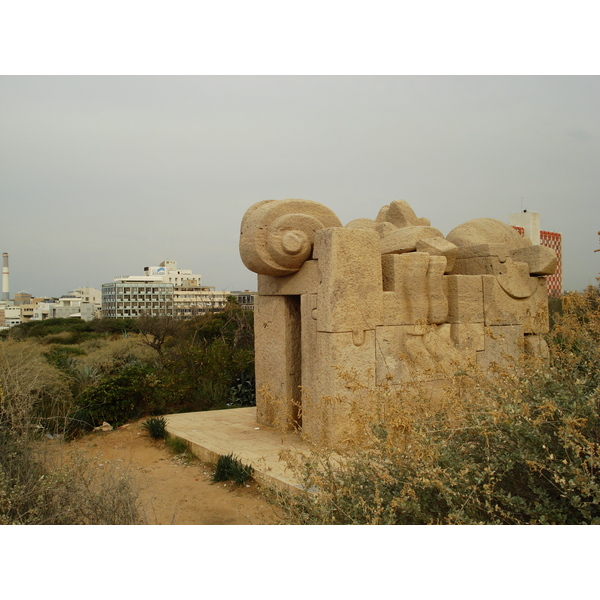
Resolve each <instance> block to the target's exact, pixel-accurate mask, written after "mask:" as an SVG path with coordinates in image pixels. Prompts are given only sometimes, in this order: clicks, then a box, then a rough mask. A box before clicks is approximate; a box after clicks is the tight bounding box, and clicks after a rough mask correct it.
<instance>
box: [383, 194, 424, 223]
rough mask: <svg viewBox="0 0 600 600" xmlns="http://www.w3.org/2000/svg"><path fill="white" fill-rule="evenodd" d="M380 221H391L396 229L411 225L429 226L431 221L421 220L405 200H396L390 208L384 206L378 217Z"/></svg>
mask: <svg viewBox="0 0 600 600" xmlns="http://www.w3.org/2000/svg"><path fill="white" fill-rule="evenodd" d="M377 220H378V221H389V222H390V223H393V224H394V225H395V226H396V227H409V226H411V225H421V226H429V225H431V222H430V221H429V219H425V218H423V217H421V218H419V217H417V215H416V214H415V211H414V210H413V209H412V208H411V206H410V204H408V202H406V201H405V200H394V201H393V202H391V203H390V204H389V206H384V207H383V208H382V209H381V210H380V211H379V214H378V215H377Z"/></svg>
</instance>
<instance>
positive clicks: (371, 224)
mask: <svg viewBox="0 0 600 600" xmlns="http://www.w3.org/2000/svg"><path fill="white" fill-rule="evenodd" d="M346 227H349V228H350V229H376V228H377V221H374V220H373V219H354V221H350V223H347V224H346Z"/></svg>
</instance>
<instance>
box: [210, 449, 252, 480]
mask: <svg viewBox="0 0 600 600" xmlns="http://www.w3.org/2000/svg"><path fill="white" fill-rule="evenodd" d="M253 474H254V469H253V468H252V467H251V466H249V465H244V464H243V463H242V462H241V461H240V460H239V459H238V458H235V457H234V456H233V454H228V455H226V456H223V455H221V456H219V459H218V460H217V465H216V467H215V472H214V474H213V476H212V480H213V482H215V483H216V482H218V481H227V480H231V481H233V482H234V483H235V484H237V485H244V484H245V483H246V481H248V479H250V477H252V475H253Z"/></svg>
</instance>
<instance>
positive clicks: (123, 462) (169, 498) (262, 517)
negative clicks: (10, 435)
mask: <svg viewBox="0 0 600 600" xmlns="http://www.w3.org/2000/svg"><path fill="white" fill-rule="evenodd" d="M141 422H142V421H138V422H137V423H132V424H129V425H125V426H124V427H121V428H119V429H116V430H114V431H109V432H96V433H92V434H90V435H87V436H85V437H82V438H80V439H78V440H75V441H72V442H69V443H64V442H60V441H49V442H48V443H49V444H50V445H52V446H53V450H54V451H58V452H60V453H61V454H63V453H65V454H69V453H72V452H76V453H80V454H82V455H83V456H84V457H85V458H86V459H87V460H89V461H90V462H91V463H93V464H95V465H98V466H99V467H102V468H106V469H110V468H115V469H116V468H118V469H123V470H125V471H126V472H127V473H128V474H130V475H131V477H132V478H133V480H134V482H135V485H136V486H137V489H138V490H139V499H140V506H141V509H142V512H143V514H144V516H145V519H146V522H147V523H148V524H149V525H272V524H278V523H280V518H279V516H278V515H277V514H276V512H275V509H274V507H273V506H272V505H270V504H269V503H267V502H266V501H265V500H264V499H263V497H262V496H261V495H260V493H259V491H258V489H257V487H256V484H255V483H254V482H253V481H251V482H250V484H249V485H246V486H243V487H240V486H236V485H234V484H233V483H231V482H226V483H225V482H219V483H212V482H211V476H212V469H211V467H210V465H205V464H203V463H201V462H200V461H198V460H197V459H194V458H193V459H191V460H190V459H189V458H186V457H185V456H181V455H180V456H177V455H175V454H174V453H173V452H172V450H171V449H170V448H169V447H168V446H167V445H166V444H165V442H164V441H162V440H153V439H152V438H150V437H149V436H148V434H147V433H146V432H145V430H144V429H143V428H142V427H141Z"/></svg>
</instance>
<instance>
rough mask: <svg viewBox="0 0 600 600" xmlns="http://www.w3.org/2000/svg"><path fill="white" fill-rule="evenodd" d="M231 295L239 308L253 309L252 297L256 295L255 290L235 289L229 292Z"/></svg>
mask: <svg viewBox="0 0 600 600" xmlns="http://www.w3.org/2000/svg"><path fill="white" fill-rule="evenodd" d="M231 296H233V297H234V298H235V299H236V300H237V303H238V304H239V305H240V308H243V309H244V310H254V299H255V298H256V296H258V293H257V292H251V291H249V290H244V291H243V292H241V291H235V292H231Z"/></svg>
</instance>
